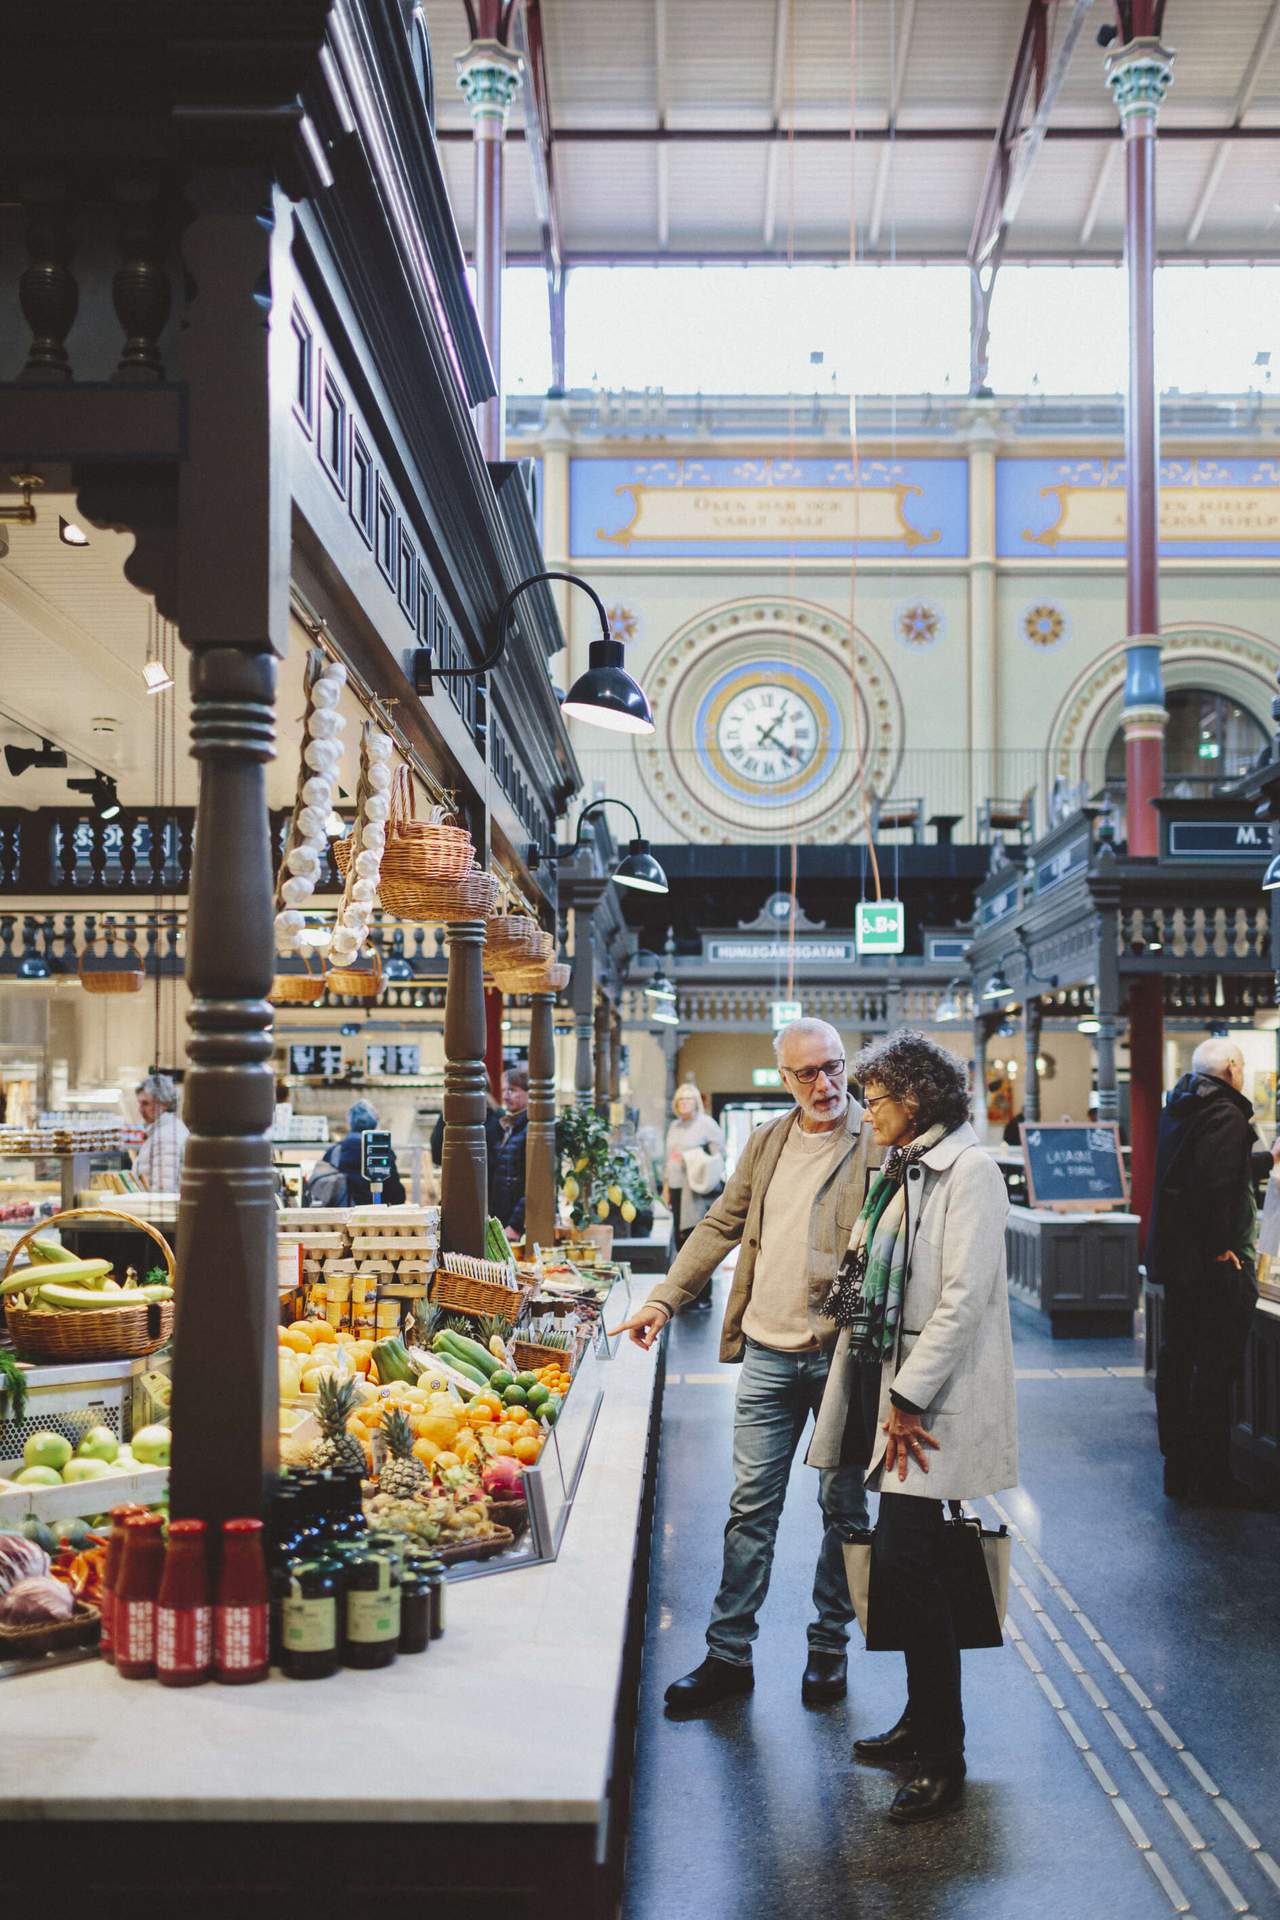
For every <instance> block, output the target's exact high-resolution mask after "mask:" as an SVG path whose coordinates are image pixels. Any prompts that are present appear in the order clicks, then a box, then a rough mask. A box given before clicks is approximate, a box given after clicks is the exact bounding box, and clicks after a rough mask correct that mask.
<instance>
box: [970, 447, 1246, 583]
mask: <svg viewBox="0 0 1280 1920" xmlns="http://www.w3.org/2000/svg"><path fill="white" fill-rule="evenodd" d="M1124 484H1125V463H1124V461H1123V460H1115V459H1109V458H1102V459H1070V460H1030V459H1010V460H999V461H997V463H996V551H997V553H998V554H999V555H1000V556H1001V558H1013V557H1018V558H1022V559H1045V558H1052V559H1053V560H1055V561H1058V560H1068V559H1073V560H1091V559H1123V557H1124V541H1125V525H1126V519H1125V498H1124ZM1160 489H1161V492H1160V534H1161V540H1160V551H1161V554H1162V556H1163V557H1164V558H1166V559H1182V560H1214V559H1228V560H1229V559H1254V560H1267V559H1274V558H1275V557H1276V556H1277V555H1280V461H1276V460H1217V459H1209V458H1197V459H1186V460H1165V461H1162V462H1161V467H1160Z"/></svg>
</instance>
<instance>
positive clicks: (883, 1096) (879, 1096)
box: [862, 1093, 893, 1113]
mask: <svg viewBox="0 0 1280 1920" xmlns="http://www.w3.org/2000/svg"><path fill="white" fill-rule="evenodd" d="M892 1098H893V1095H892V1094H891V1093H876V1094H865V1093H864V1094H863V1096H862V1104H863V1106H864V1107H865V1108H866V1110H867V1112H868V1113H874V1112H875V1110H876V1108H877V1107H882V1106H883V1105H884V1103H885V1101H886V1100H892Z"/></svg>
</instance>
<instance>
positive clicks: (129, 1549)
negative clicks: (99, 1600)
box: [112, 1513, 164, 1680]
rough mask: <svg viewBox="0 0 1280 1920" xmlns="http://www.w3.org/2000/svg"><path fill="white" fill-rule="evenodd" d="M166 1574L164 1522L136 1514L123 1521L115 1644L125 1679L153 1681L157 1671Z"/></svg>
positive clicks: (118, 1666)
mask: <svg viewBox="0 0 1280 1920" xmlns="http://www.w3.org/2000/svg"><path fill="white" fill-rule="evenodd" d="M163 1574H164V1521H163V1520H162V1519H161V1517H160V1515H159V1514H158V1513H135V1514H132V1515H131V1516H130V1517H129V1519H127V1520H126V1521H125V1523H124V1552H123V1554H122V1555H121V1559H120V1573H119V1576H118V1578H117V1580H116V1606H115V1617H114V1620H113V1622H112V1645H113V1647H114V1649H115V1656H116V1672H117V1673H118V1674H119V1675H120V1676H121V1678H122V1679H124V1680H150V1679H151V1677H152V1675H153V1674H154V1673H155V1670H156V1596H157V1595H158V1593H159V1592H160V1581H161V1578H162V1577H163Z"/></svg>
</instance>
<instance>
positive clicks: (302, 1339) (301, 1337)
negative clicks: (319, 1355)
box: [280, 1325, 311, 1353]
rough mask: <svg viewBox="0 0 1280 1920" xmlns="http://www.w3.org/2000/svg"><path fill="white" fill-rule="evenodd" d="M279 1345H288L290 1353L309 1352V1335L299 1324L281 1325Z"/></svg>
mask: <svg viewBox="0 0 1280 1920" xmlns="http://www.w3.org/2000/svg"><path fill="white" fill-rule="evenodd" d="M280 1345H281V1346H282V1347H288V1349H289V1351H290V1352H291V1353H310V1351H311V1335H310V1334H309V1333H308V1332H307V1330H306V1328H305V1327H303V1326H301V1325H298V1326H296V1327H281V1329H280Z"/></svg>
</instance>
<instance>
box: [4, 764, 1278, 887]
mask: <svg viewBox="0 0 1280 1920" xmlns="http://www.w3.org/2000/svg"><path fill="white" fill-rule="evenodd" d="M9 752H10V749H9V748H8V747H6V748H5V756H6V758H7V757H8V754H9ZM1277 887H1280V853H1273V854H1272V856H1271V859H1270V862H1269V864H1268V866H1267V870H1266V872H1265V873H1264V874H1263V876H1262V891H1263V892H1264V893H1274V892H1275V891H1276V888H1277Z"/></svg>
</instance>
